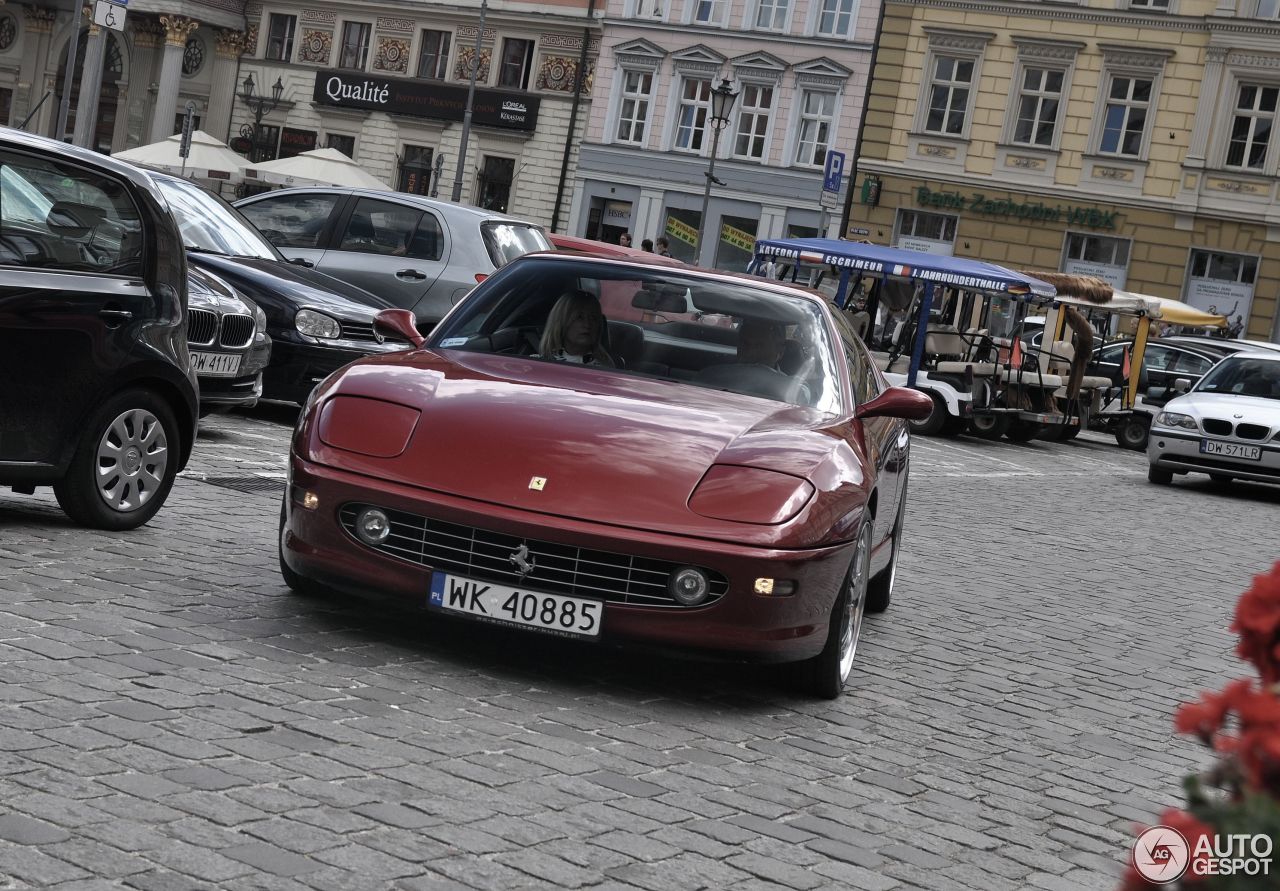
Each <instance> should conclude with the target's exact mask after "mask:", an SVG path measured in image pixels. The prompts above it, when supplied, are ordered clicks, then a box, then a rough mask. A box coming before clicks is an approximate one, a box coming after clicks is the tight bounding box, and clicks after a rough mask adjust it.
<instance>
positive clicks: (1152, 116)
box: [1089, 44, 1172, 162]
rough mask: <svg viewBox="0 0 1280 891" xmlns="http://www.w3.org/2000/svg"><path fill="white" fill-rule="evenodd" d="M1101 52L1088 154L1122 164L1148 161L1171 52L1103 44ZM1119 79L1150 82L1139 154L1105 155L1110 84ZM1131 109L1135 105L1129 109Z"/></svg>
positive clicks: (1111, 153) (1112, 153) (1116, 153)
mask: <svg viewBox="0 0 1280 891" xmlns="http://www.w3.org/2000/svg"><path fill="white" fill-rule="evenodd" d="M1099 49H1100V50H1102V62H1103V64H1102V78H1101V87H1100V89H1099V90H1098V98H1097V101H1096V103H1095V108H1094V110H1093V127H1092V129H1091V130H1090V132H1089V153H1090V154H1091V155H1096V156H1098V157H1100V158H1107V159H1110V160H1115V161H1120V162H1125V161H1127V162H1135V161H1142V162H1145V161H1146V160H1147V156H1148V153H1149V152H1150V150H1151V134H1152V133H1154V132H1155V129H1156V125H1155V120H1156V116H1157V115H1158V114H1159V110H1160V90H1161V86H1162V84H1163V82H1164V66H1165V62H1166V61H1167V59H1168V58H1169V56H1171V55H1172V51H1171V50H1135V49H1133V48H1131V47H1117V46H1108V45H1105V44H1103V45H1100V46H1099ZM1117 77H1124V78H1131V79H1132V78H1142V79H1147V80H1150V81H1151V98H1150V100H1149V101H1148V102H1147V117H1146V122H1145V124H1144V125H1143V130H1142V138H1141V140H1140V141H1139V142H1140V145H1139V152H1138V154H1137V155H1127V154H1120V153H1118V152H1103V151H1102V139H1103V135H1104V132H1103V131H1104V127H1105V126H1106V120H1107V105H1108V103H1109V102H1110V101H1111V98H1110V97H1111V85H1112V83H1113V82H1114V81H1115V79H1116V78H1117ZM1130 107H1132V106H1130Z"/></svg>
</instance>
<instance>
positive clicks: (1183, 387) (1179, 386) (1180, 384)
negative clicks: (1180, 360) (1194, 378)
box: [1173, 377, 1191, 393]
mask: <svg viewBox="0 0 1280 891" xmlns="http://www.w3.org/2000/svg"><path fill="white" fill-rule="evenodd" d="M1190 389H1191V381H1189V380H1188V379H1187V378H1185V377H1179V378H1175V379H1174V381H1173V392H1175V393H1185V392H1187V391H1188V390H1190Z"/></svg>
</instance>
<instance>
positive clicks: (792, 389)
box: [695, 319, 809, 405]
mask: <svg viewBox="0 0 1280 891" xmlns="http://www.w3.org/2000/svg"><path fill="white" fill-rule="evenodd" d="M786 345H787V331H786V327H785V326H784V325H783V324H781V323H780V322H770V321H765V320H763V319H745V320H744V321H743V322H742V324H741V325H739V326H738V349H737V361H736V362H733V363H729V364H722V365H712V366H710V367H708V368H704V369H703V370H702V371H700V372H698V375H697V377H696V378H695V380H696V381H697V382H698V383H700V384H704V385H706V386H712V387H721V388H724V389H728V390H734V391H736V392H739V393H749V394H751V395H755V396H764V397H765V398H767V399H778V400H781V401H784V402H791V403H793V404H797V405H804V404H807V403H808V401H809V391H808V388H807V387H806V386H805V385H804V384H803V383H801V382H800V381H798V380H796V379H794V378H792V377H791V376H790V375H788V374H787V373H786V372H784V371H781V370H780V369H779V368H778V363H779V362H780V361H781V360H782V355H783V352H784V350H785V349H786Z"/></svg>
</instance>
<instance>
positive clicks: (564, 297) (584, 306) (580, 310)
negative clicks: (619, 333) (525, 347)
mask: <svg viewBox="0 0 1280 891" xmlns="http://www.w3.org/2000/svg"><path fill="white" fill-rule="evenodd" d="M604 325H605V320H604V313H602V312H601V311H600V301H599V300H597V299H596V298H595V297H594V296H592V295H591V294H588V293H587V292H586V291H581V290H574V291H566V292H565V293H564V294H561V295H560V298H559V299H558V300H556V302H555V305H554V306H552V307H551V312H550V314H548V316H547V327H546V330H544V331H543V332H542V342H541V343H540V344H539V345H538V356H537V357H536V358H542V359H555V360H556V361H557V362H574V363H577V364H579V365H603V366H607V367H609V368H615V367H617V363H616V362H614V361H613V357H611V356H610V355H609V353H608V352H607V351H606V350H605V348H604V346H603V345H602V344H601V342H600V336H601V334H602V332H603V331H604Z"/></svg>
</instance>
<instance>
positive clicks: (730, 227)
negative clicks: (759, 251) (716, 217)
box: [668, 217, 760, 272]
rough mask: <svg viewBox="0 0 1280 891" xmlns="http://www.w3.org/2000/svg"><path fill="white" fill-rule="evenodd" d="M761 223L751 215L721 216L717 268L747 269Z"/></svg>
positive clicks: (732, 270) (717, 245)
mask: <svg viewBox="0 0 1280 891" xmlns="http://www.w3.org/2000/svg"><path fill="white" fill-rule="evenodd" d="M759 223H760V221H759V220H757V219H752V218H751V217H721V218H720V238H719V239H718V240H717V241H716V260H715V266H716V268H717V269H727V270H729V271H731V272H743V271H745V270H746V268H747V266H748V265H749V264H750V263H751V258H752V256H753V255H754V253H755V247H756V227H757V226H758V225H759ZM669 237H670V236H668V238H669Z"/></svg>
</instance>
